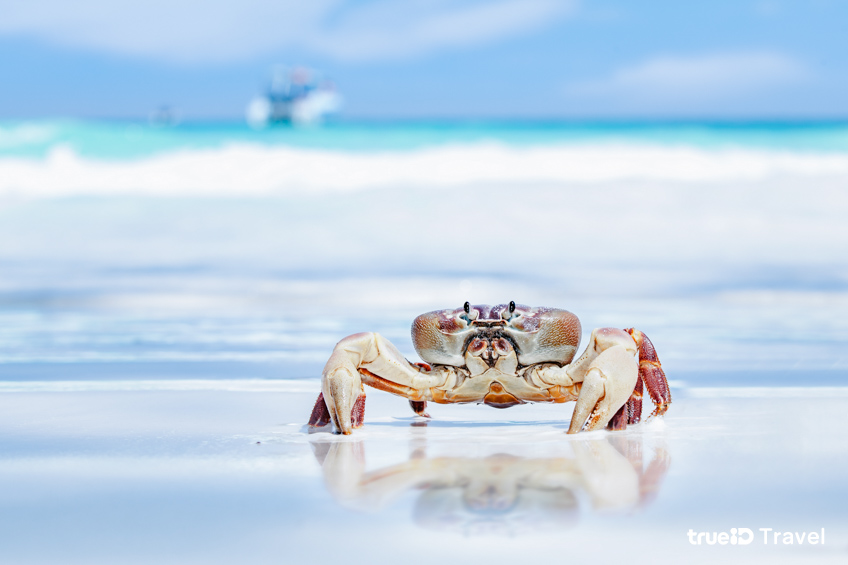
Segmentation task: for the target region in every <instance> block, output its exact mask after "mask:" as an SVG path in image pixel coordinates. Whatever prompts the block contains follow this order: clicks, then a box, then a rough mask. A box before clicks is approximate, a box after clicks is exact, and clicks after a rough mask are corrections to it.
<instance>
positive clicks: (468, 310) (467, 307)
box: [462, 300, 471, 314]
mask: <svg viewBox="0 0 848 565" xmlns="http://www.w3.org/2000/svg"><path fill="white" fill-rule="evenodd" d="M462 309H463V310H465V313H466V314H468V313H469V312H471V304H470V303H469V302H468V301H467V300H466V301H465V304H463V305H462Z"/></svg>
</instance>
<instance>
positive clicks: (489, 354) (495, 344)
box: [465, 330, 517, 367]
mask: <svg viewBox="0 0 848 565" xmlns="http://www.w3.org/2000/svg"><path fill="white" fill-rule="evenodd" d="M465 351H466V352H467V353H468V354H470V355H471V356H473V357H479V358H480V359H482V360H483V361H484V362H485V363H486V364H487V365H488V366H489V367H494V366H495V363H496V362H497V360H498V359H499V358H501V357H503V356H505V355H509V354H510V352H513V351H517V349H516V347H515V344H514V343H513V342H512V340H511V339H510V338H509V337H508V336H506V335H505V334H504V333H503V332H500V331H497V330H495V331H491V330H490V331H485V330H484V331H482V332H480V333H478V334H476V335H474V336H471V338H469V340H468V341H467V343H466V345H465Z"/></svg>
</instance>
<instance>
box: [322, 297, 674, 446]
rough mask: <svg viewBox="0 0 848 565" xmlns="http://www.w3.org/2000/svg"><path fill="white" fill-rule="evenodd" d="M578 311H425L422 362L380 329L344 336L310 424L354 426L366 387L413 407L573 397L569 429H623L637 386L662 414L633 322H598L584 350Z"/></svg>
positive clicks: (635, 413) (632, 419)
mask: <svg viewBox="0 0 848 565" xmlns="http://www.w3.org/2000/svg"><path fill="white" fill-rule="evenodd" d="M580 338H581V328H580V320H578V318H577V316H575V315H574V314H572V313H571V312H569V311H567V310H560V309H556V308H546V307H529V306H524V305H518V304H516V303H515V302H514V301H513V302H510V303H509V304H498V305H496V306H488V305H471V304H469V303H468V302H466V303H465V304H464V305H463V306H462V307H461V308H457V309H454V310H436V311H433V312H428V313H426V314H422V315H420V316H418V317H417V318H415V321H414V322H413V323H412V342H413V344H414V346H415V350H416V352H417V353H418V355H419V356H420V357H421V359H423V360H424V362H423V363H413V362H410V361H407V360H406V359H405V358H404V356H403V354H401V352H400V351H398V349H397V347H395V346H394V345H392V343H391V342H389V341H388V340H387V339H386V338H384V337H382V336H381V335H380V334H377V333H373V332H370V333H358V334H353V335H351V336H348V337H346V338H344V339H343V340H341V341H340V342H339V343H338V344H337V345H336V347H335V349H334V350H333V353H332V354H331V355H330V359H329V360H328V361H327V364H326V366H325V367H324V371H323V375H322V380H321V394H319V396H318V400H317V401H316V402H315V406H314V408H313V410H312V415H311V417H310V418H309V422H308V425H309V426H311V427H323V426H326V425H328V424H329V423H330V422H332V426H333V431H334V432H335V433H340V434H350V433H351V431H352V430H353V429H355V428H359V427H361V426H362V425H363V423H364V416H365V388H364V386H363V385H366V384H367V385H369V386H371V387H374V388H376V389H379V390H383V391H386V392H390V393H392V394H395V395H398V396H403V397H405V398H407V399H408V400H409V404H410V406H411V407H412V410H413V411H414V412H415V413H416V414H418V415H419V416H423V417H429V415H428V414H427V413H426V408H427V402H436V403H439V404H452V403H482V404H487V405H489V406H493V407H495V408H508V407H510V406H515V405H517V404H525V403H528V402H556V403H561V402H568V401H572V400H576V404H575V407H574V412H573V414H572V416H571V423H570V425H569V428H568V433H569V434H575V433H578V432H580V431H584V430H585V431H591V430H598V429H603V428H604V427H607V428H609V429H612V430H623V429H625V428H626V427H627V425H628V424H636V423H638V422H639V421H640V419H641V417H642V391H643V385H644V388H646V389H647V390H648V394H649V395H650V397H651V400H652V401H653V403H654V410H653V412H652V413H651V415H650V416H649V417H651V418H652V417H655V416H661V415H663V414H665V412H666V410H668V406H669V404H671V392H670V391H669V388H668V381H667V380H666V377H665V373H664V372H663V369H662V365H661V364H660V361H659V359H658V358H657V354H656V351H655V350H654V346H653V344H652V343H651V341H650V340H649V339H648V337H647V336H646V335H645V334H644V333H642V332H641V331H639V330H636V329H633V328H630V329H626V330H621V329H617V328H598V329H595V330H593V331H592V334H591V336H590V338H589V343H588V345H587V346H586V349H585V350H584V351H583V354H582V355H580V357H578V358H577V360H576V361H572V360H573V359H574V356H575V354H576V352H577V348H578V346H579V345H580Z"/></svg>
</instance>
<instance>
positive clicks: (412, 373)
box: [310, 333, 446, 434]
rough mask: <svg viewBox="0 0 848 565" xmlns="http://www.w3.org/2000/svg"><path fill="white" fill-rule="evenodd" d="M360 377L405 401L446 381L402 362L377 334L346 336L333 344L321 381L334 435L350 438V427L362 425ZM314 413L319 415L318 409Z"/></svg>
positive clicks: (420, 368)
mask: <svg viewBox="0 0 848 565" xmlns="http://www.w3.org/2000/svg"><path fill="white" fill-rule="evenodd" d="M363 377H364V380H365V382H367V383H368V384H370V385H372V386H378V388H383V389H385V390H389V392H394V393H395V394H402V395H404V396H407V397H409V396H415V397H420V396H421V395H422V393H423V392H424V391H426V390H427V389H429V388H432V387H435V386H440V385H443V384H444V382H445V379H446V376H445V374H444V373H442V372H440V373H430V372H429V371H427V370H426V368H424V367H420V366H417V365H414V364H412V363H410V362H409V361H407V360H406V359H404V357H403V354H401V352H400V351H398V349H397V348H396V347H395V346H394V345H392V343H391V342H389V341H388V340H387V339H386V338H384V337H383V336H381V335H380V334H377V333H359V334H354V335H351V336H348V337H346V338H344V339H343V340H341V341H340V342H339V343H338V344H336V347H335V349H333V354H332V355H330V359H329V360H328V361H327V364H326V365H325V366H324V373H323V378H322V381H321V388H322V393H323V395H324V402H325V404H326V408H327V410H328V412H329V417H330V420H331V421H332V422H333V428H334V430H335V432H336V433H342V434H349V433H350V432H351V429H352V428H353V427H358V426H357V424H360V425H361V417H360V416H361V414H362V413H364V410H365V399H364V397H365V394H364V392H363V388H362V383H363ZM412 400H422V398H413V399H412ZM316 404H318V403H316ZM422 408H423V407H422ZM316 409H319V412H320V407H316ZM314 416H315V411H314V410H313V417H314ZM317 420H318V421H320V418H318V419H317ZM357 420H359V421H358V422H357ZM311 422H312V418H311V419H310V423H311ZM316 424H317V422H316Z"/></svg>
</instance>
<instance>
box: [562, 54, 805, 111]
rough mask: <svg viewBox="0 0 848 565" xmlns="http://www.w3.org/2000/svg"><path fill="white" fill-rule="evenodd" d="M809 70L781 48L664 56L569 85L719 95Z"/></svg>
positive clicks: (581, 90)
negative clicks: (781, 51)
mask: <svg viewBox="0 0 848 565" xmlns="http://www.w3.org/2000/svg"><path fill="white" fill-rule="evenodd" d="M808 76H809V72H808V71H807V69H806V68H805V67H804V65H803V64H801V63H800V62H799V61H798V60H796V59H794V58H792V57H788V56H786V55H782V54H780V53H771V52H764V51H759V52H744V53H722V54H711V55H699V56H689V57H684V56H663V57H656V58H653V59H649V60H647V61H644V62H642V63H638V64H636V65H634V66H631V67H627V68H623V69H620V70H618V71H615V72H613V73H612V74H611V75H609V76H608V77H606V78H603V79H600V80H592V81H585V82H579V83H574V84H571V85H569V86H568V87H567V90H568V91H569V92H570V93H574V94H589V95H615V96H633V97H638V98H643V97H652V98H660V99H665V98H678V97H688V98H695V99H713V98H722V97H727V96H733V95H738V94H743V93H747V92H752V91H759V90H761V89H764V88H769V87H775V86H780V85H787V84H791V83H796V82H799V81H802V80H804V79H805V78H807V77H808Z"/></svg>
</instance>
